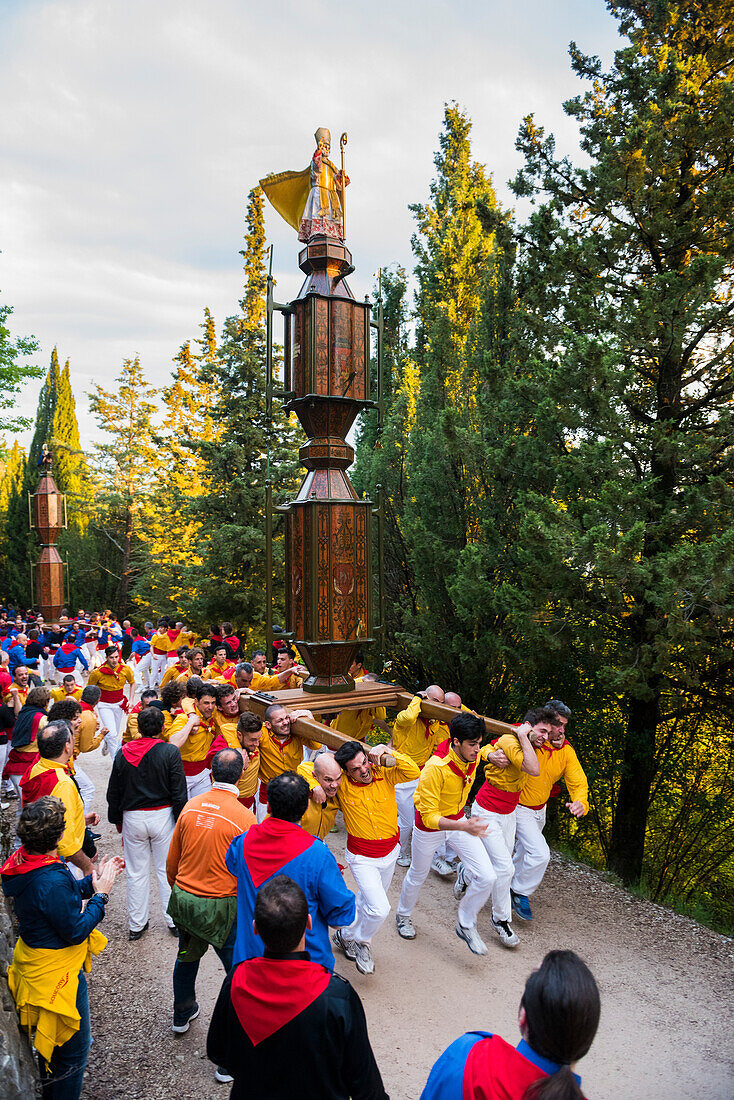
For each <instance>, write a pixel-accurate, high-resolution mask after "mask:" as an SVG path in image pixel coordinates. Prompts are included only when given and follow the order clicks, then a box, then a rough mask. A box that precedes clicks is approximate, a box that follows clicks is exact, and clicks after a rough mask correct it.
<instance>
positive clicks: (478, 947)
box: [456, 921, 487, 955]
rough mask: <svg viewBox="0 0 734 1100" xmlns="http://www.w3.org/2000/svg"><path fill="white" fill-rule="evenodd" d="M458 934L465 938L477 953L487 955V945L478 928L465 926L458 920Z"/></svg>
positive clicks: (460, 937) (470, 947)
mask: <svg viewBox="0 0 734 1100" xmlns="http://www.w3.org/2000/svg"><path fill="white" fill-rule="evenodd" d="M456 935H457V936H458V937H459V939H460V940H463V941H464V943H465V944H466V945H467V947H468V948H469V950H470V951H473V952H474V954H475V955H486V954H487V945H486V943H485V942H484V940H483V939H482V937H481V936H480V935H479V933H478V932H477V930H476V928H465V927H464V925H463V924H459V922H458V921H457V922H456Z"/></svg>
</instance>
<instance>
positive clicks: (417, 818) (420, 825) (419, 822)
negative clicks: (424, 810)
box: [415, 806, 464, 833]
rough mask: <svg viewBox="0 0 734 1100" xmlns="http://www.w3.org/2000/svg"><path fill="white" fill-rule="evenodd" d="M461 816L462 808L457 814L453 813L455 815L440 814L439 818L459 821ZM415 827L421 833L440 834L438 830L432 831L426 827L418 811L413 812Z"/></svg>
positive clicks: (462, 814) (462, 813)
mask: <svg viewBox="0 0 734 1100" xmlns="http://www.w3.org/2000/svg"><path fill="white" fill-rule="evenodd" d="M463 816H464V807H463V806H462V808H461V809H460V810H459V811H458V813H455V814H441V817H447V818H448V819H449V821H461V819H462V817H463ZM415 827H416V829H420V830H421V832H423V833H438V832H441V830H440V829H432V828H431V827H430V825H426V823H425V822H424V820H423V818H422V817H421V815H420V813H419V812H418V810H416V811H415Z"/></svg>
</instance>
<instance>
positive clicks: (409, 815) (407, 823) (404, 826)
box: [395, 779, 418, 856]
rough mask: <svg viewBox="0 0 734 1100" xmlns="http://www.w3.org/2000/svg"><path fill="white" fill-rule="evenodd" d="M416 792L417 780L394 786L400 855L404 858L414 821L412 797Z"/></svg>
mask: <svg viewBox="0 0 734 1100" xmlns="http://www.w3.org/2000/svg"><path fill="white" fill-rule="evenodd" d="M417 790H418V780H417V779H411V781H410V783H396V784H395V801H396V802H397V804H398V825H399V826H400V854H401V855H404V856H406V855H408V853H409V851H410V837H411V834H412V832H413V822H414V821H415V802H414V801H413V795H414V794H415V792H416V791H417Z"/></svg>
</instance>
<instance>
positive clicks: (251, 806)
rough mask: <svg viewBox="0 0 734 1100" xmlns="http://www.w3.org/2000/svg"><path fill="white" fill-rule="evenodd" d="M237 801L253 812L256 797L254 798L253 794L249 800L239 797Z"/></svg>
mask: <svg viewBox="0 0 734 1100" xmlns="http://www.w3.org/2000/svg"><path fill="white" fill-rule="evenodd" d="M237 801H238V802H241V803H242V805H243V806H246V807H247V809H248V810H253V809H254V808H255V796H254V794H251V795H250V797H249V798H242V797H239V798H238V799H237Z"/></svg>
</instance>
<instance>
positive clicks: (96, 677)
mask: <svg viewBox="0 0 734 1100" xmlns="http://www.w3.org/2000/svg"><path fill="white" fill-rule="evenodd" d="M134 682H135V673H134V672H133V670H132V669H131V668H130V666H129V665H118V666H117V668H116V669H115V670H114V671H112V670H111V669H110V667H109V665H107V664H104V665H100V666H99V668H95V669H93V671H92V672H90V673H89V679H88V680H87V686H88V687H91V686H92V685H93V684H97V686H98V687H100V688H101V689H102V702H105V694H106V693H107V692H112V693H115V694H116V693H118V692H122V689H123V688H124V687H125V684H132V683H134Z"/></svg>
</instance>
